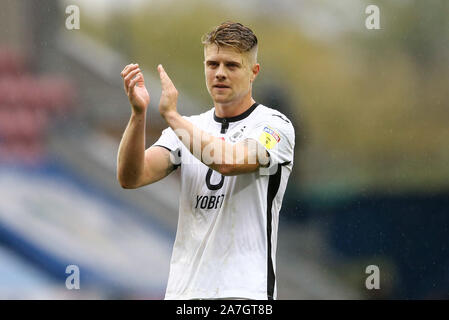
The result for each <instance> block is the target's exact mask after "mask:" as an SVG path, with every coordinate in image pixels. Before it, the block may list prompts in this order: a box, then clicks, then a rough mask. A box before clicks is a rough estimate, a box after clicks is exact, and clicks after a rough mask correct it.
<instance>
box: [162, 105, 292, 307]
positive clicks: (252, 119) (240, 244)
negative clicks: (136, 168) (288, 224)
mask: <svg viewBox="0 0 449 320" xmlns="http://www.w3.org/2000/svg"><path fill="white" fill-rule="evenodd" d="M185 119H187V120H189V121H190V122H191V123H193V124H194V125H195V126H197V127H198V128H200V129H202V130H204V131H206V132H207V133H209V134H211V135H213V136H216V137H222V138H224V139H225V141H226V142H228V143H231V144H234V143H237V142H239V141H242V140H244V139H248V138H252V139H255V140H257V141H259V142H260V143H261V144H262V145H263V146H264V147H265V149H266V150H267V151H268V153H269V154H270V164H269V168H268V169H267V168H261V169H259V170H258V171H255V172H253V173H246V174H240V175H237V176H223V175H221V174H219V173H218V172H216V171H214V170H212V169H210V168H209V167H207V166H206V165H205V164H203V163H202V162H200V161H199V160H198V159H197V158H195V157H194V156H193V155H192V153H191V152H190V151H189V150H188V149H187V148H186V147H185V146H184V144H183V143H182V142H181V141H180V140H179V139H178V137H177V136H176V134H175V133H174V131H173V130H172V129H171V128H167V129H165V130H164V131H163V132H162V135H161V137H160V138H159V139H158V141H156V142H155V143H154V144H153V146H162V147H165V148H167V149H169V150H170V151H172V154H173V155H175V157H176V159H175V160H177V161H178V163H179V165H180V169H181V195H180V201H179V218H178V229H177V233H176V239H175V243H174V247H173V253H172V258H171V262H170V273H169V278H168V284H167V290H166V294H165V299H218V298H248V299H258V300H266V299H276V295H277V292H276V277H275V274H276V245H277V232H278V221H279V210H280V209H281V204H282V198H283V196H284V192H285V188H286V186H287V180H288V178H289V175H290V173H291V170H292V166H293V149H294V145H295V132H294V128H293V125H292V123H291V121H290V120H289V119H288V118H287V117H286V116H285V115H283V114H282V113H280V112H279V111H277V110H275V109H272V108H268V107H266V106H264V105H261V104H257V103H255V104H253V105H252V106H251V107H250V108H249V109H248V110H247V111H246V112H244V113H243V114H241V115H239V116H236V117H231V118H219V117H217V116H216V115H215V112H214V108H212V109H211V110H209V111H207V112H204V113H202V114H200V115H195V116H191V117H185Z"/></svg>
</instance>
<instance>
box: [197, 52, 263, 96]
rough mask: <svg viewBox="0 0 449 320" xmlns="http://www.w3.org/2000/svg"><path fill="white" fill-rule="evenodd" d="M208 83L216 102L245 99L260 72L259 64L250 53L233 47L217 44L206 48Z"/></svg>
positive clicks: (205, 64) (205, 62) (205, 67)
mask: <svg viewBox="0 0 449 320" xmlns="http://www.w3.org/2000/svg"><path fill="white" fill-rule="evenodd" d="M204 70H205V75H206V85H207V90H208V91H209V94H210V95H211V97H212V99H213V100H214V102H218V103H223V104H227V103H232V102H236V101H239V100H241V99H243V97H245V96H246V95H247V94H248V93H249V92H250V91H251V83H252V81H254V79H255V77H256V75H257V73H258V72H259V65H258V64H256V63H254V59H251V55H250V53H240V52H239V51H238V50H237V49H235V48H232V47H220V50H218V46H217V45H215V44H212V45H207V46H205V48H204Z"/></svg>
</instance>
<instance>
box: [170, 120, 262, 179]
mask: <svg viewBox="0 0 449 320" xmlns="http://www.w3.org/2000/svg"><path fill="white" fill-rule="evenodd" d="M164 118H165V120H166V122H167V123H168V125H169V126H170V127H171V128H172V129H173V131H174V132H175V133H176V134H177V136H178V138H179V139H180V140H181V142H182V143H183V144H184V145H185V146H186V147H187V149H189V150H190V152H191V153H192V154H193V155H194V156H195V157H196V158H197V159H198V160H200V161H201V162H203V163H204V164H206V165H207V166H209V167H210V168H211V169H213V170H215V171H217V172H221V173H222V174H229V175H233V174H238V173H245V172H249V171H252V170H253V169H256V168H257V166H258V160H257V154H256V150H254V148H252V149H251V151H253V150H254V152H250V153H251V154H248V149H249V148H248V147H247V145H246V144H235V145H232V144H230V143H227V142H225V141H224V140H222V139H220V138H218V137H214V136H212V135H210V134H208V133H207V132H205V131H204V130H201V129H199V128H198V127H196V126H194V125H193V124H192V123H191V122H190V121H188V120H186V119H184V118H183V117H182V116H181V115H180V114H179V113H178V112H177V111H173V112H170V113H167V114H166V115H165V116H164ZM251 156H252V157H253V158H252V159H250V158H251Z"/></svg>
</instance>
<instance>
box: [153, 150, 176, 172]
mask: <svg viewBox="0 0 449 320" xmlns="http://www.w3.org/2000/svg"><path fill="white" fill-rule="evenodd" d="M153 147H161V148H165V149H167V150H168V151H170V152H171V153H173V152H174V151H173V150H171V149H170V148H167V147H166V146H162V145H160V144H154V145H153ZM178 157H181V150H178ZM180 166H181V162H180V163H179V164H175V165H173V170H176V169H178V167H180Z"/></svg>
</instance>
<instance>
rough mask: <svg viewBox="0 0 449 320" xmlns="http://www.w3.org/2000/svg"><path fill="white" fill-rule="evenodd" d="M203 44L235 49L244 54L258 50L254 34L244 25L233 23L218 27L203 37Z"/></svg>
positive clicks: (229, 22) (224, 23) (228, 22)
mask: <svg viewBox="0 0 449 320" xmlns="http://www.w3.org/2000/svg"><path fill="white" fill-rule="evenodd" d="M201 42H202V43H203V44H204V45H205V46H207V45H211V44H215V45H217V47H218V48H219V47H220V46H228V47H233V48H235V49H237V50H238V51H240V52H242V53H243V52H249V51H252V50H253V49H257V37H256V35H255V34H254V32H253V31H252V30H251V29H250V28H248V27H245V26H244V25H243V24H241V23H236V22H232V21H227V22H223V23H222V24H220V25H219V26H216V27H215V28H214V29H213V30H212V31H210V32H209V33H207V34H205V35H204V36H203V37H202V39H201Z"/></svg>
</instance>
